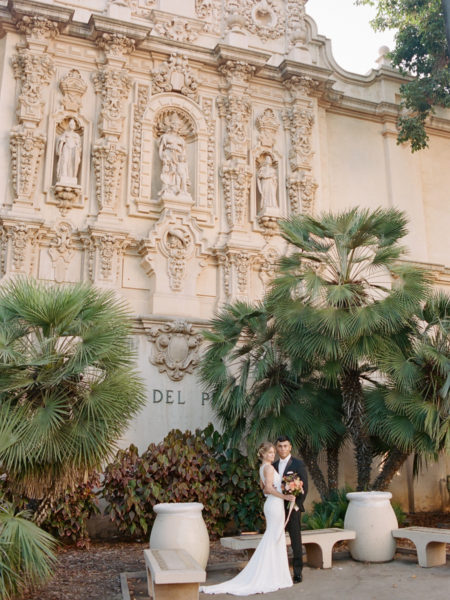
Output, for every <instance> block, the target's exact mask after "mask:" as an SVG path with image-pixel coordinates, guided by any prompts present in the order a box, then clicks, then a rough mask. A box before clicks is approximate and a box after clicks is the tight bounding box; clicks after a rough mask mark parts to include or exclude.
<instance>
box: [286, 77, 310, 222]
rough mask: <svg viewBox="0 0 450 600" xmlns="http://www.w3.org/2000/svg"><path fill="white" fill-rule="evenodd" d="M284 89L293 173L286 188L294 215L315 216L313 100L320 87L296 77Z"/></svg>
mask: <svg viewBox="0 0 450 600" xmlns="http://www.w3.org/2000/svg"><path fill="white" fill-rule="evenodd" d="M283 83H284V86H285V88H286V89H287V91H288V93H289V99H288V101H287V108H286V110H285V111H284V114H283V123H284V127H285V129H286V131H287V132H288V134H289V140H290V148H289V161H288V162H289V170H290V173H289V175H288V177H287V181H286V185H287V190H288V198H289V205H290V212H291V214H300V213H306V214H312V212H313V210H314V196H315V192H316V189H317V183H316V181H315V179H314V176H313V174H312V170H313V166H312V158H313V154H314V153H313V150H312V129H313V125H314V111H313V103H312V100H311V98H310V96H309V93H310V91H311V90H312V89H314V88H315V87H316V84H315V82H314V80H312V79H311V78H309V77H304V76H298V75H293V76H292V77H289V79H286V80H285V81H284V82H283Z"/></svg>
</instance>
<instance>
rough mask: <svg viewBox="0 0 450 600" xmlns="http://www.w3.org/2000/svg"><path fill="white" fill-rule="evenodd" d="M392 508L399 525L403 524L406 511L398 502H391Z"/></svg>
mask: <svg viewBox="0 0 450 600" xmlns="http://www.w3.org/2000/svg"><path fill="white" fill-rule="evenodd" d="M391 504H392V508H393V509H394V512H395V516H396V517H397V521H398V524H399V525H403V523H404V522H405V520H406V513H405V511H404V510H403V508H402V507H401V506H400V504H399V503H398V502H392V503H391Z"/></svg>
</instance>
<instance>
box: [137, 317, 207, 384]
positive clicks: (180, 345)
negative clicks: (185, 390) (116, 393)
mask: <svg viewBox="0 0 450 600" xmlns="http://www.w3.org/2000/svg"><path fill="white" fill-rule="evenodd" d="M148 335H149V337H150V339H151V340H152V341H153V343H154V351H153V354H152V355H151V357H150V362H151V363H152V364H153V365H155V366H157V367H158V371H159V372H160V373H167V375H168V377H169V378H170V379H172V381H180V380H181V379H183V377H184V376H185V375H186V373H193V371H194V369H195V367H196V366H197V365H198V363H199V361H200V353H199V349H200V345H201V343H202V339H203V338H202V336H201V334H199V333H196V332H195V331H194V329H193V326H192V324H190V323H188V322H187V321H184V320H181V319H180V320H176V321H173V322H172V323H166V324H164V325H160V326H158V327H154V328H152V329H150V331H149V333H148Z"/></svg>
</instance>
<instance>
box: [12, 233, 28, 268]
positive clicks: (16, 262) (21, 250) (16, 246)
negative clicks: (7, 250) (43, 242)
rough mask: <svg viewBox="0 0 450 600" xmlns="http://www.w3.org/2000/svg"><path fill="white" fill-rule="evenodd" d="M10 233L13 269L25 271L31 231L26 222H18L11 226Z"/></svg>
mask: <svg viewBox="0 0 450 600" xmlns="http://www.w3.org/2000/svg"><path fill="white" fill-rule="evenodd" d="M10 235H11V240H12V244H11V246H12V265H13V269H14V271H16V272H17V273H23V272H24V265H25V258H26V251H27V246H28V241H29V239H30V232H29V230H28V227H27V226H26V224H25V223H18V224H17V225H13V226H12V227H11V229H10Z"/></svg>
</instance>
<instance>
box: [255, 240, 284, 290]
mask: <svg viewBox="0 0 450 600" xmlns="http://www.w3.org/2000/svg"><path fill="white" fill-rule="evenodd" d="M278 258H279V254H278V252H277V250H276V249H275V248H273V247H270V246H269V247H268V248H266V249H265V250H264V251H263V254H262V257H261V262H260V268H259V277H260V279H261V281H262V283H263V286H264V288H265V289H266V288H267V287H268V285H269V283H270V282H271V281H272V279H273V278H274V277H275V275H276V272H277V261H278Z"/></svg>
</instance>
